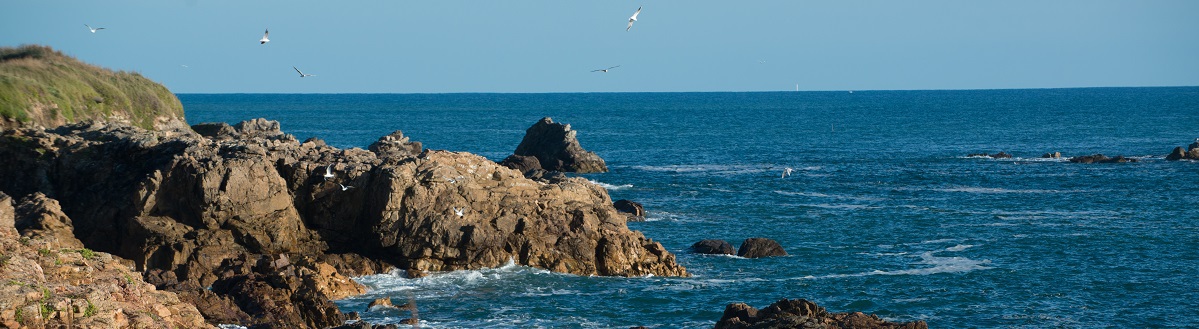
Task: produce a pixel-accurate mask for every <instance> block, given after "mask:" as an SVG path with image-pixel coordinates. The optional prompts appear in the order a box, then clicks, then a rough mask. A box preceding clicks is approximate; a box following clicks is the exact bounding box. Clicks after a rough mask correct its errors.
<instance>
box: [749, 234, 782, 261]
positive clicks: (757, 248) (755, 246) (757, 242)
mask: <svg viewBox="0 0 1199 329" xmlns="http://www.w3.org/2000/svg"><path fill="white" fill-rule="evenodd" d="M786 255H787V251H786V250H783V246H782V245H779V243H778V242H777V241H774V240H771V239H767V238H749V239H745V241H744V242H741V248H738V249H737V256H740V257H745V258H762V257H774V256H786Z"/></svg>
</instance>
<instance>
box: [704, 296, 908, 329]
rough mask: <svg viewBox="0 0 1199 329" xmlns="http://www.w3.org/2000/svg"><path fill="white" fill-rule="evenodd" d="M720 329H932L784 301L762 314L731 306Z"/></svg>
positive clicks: (801, 302) (798, 301) (743, 306)
mask: <svg viewBox="0 0 1199 329" xmlns="http://www.w3.org/2000/svg"><path fill="white" fill-rule="evenodd" d="M715 328H716V329H750V328H753V329H784V328H786V329H794V328H800V329H817V328H821V329H826V328H838V329H841V328H844V329H849V328H855V329H857V328H862V329H883V328H886V329H928V324H927V323H925V322H924V321H914V322H906V323H896V322H888V321H885V320H882V319H880V318H879V317H878V316H875V315H867V314H863V313H861V312H853V313H829V312H828V311H826V310H825V309H824V308H823V307H820V306H819V305H816V303H813V302H810V301H807V300H803V299H794V300H788V299H783V300H780V301H778V302H775V303H774V304H770V306H768V307H766V308H764V309H762V310H758V309H755V308H753V307H751V306H749V305H746V304H744V303H735V304H729V305H728V306H726V307H725V309H724V315H723V316H722V317H721V318H720V321H718V322H716V327H715Z"/></svg>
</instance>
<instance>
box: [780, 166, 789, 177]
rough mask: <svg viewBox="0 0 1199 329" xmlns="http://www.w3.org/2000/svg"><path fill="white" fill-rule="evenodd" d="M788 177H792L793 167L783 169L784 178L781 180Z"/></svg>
mask: <svg viewBox="0 0 1199 329" xmlns="http://www.w3.org/2000/svg"><path fill="white" fill-rule="evenodd" d="M787 176H791V167H787V168H783V177H781V178H787Z"/></svg>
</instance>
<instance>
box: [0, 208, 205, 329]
mask: <svg viewBox="0 0 1199 329" xmlns="http://www.w3.org/2000/svg"><path fill="white" fill-rule="evenodd" d="M43 198H44V196H40V197H31V198H27V201H29V200H28V199H40V200H39V201H37V202H41V204H42V205H43V206H44V205H46V204H47V203H48V202H46V201H52V200H53V199H43ZM0 199H3V200H0V221H3V220H4V218H5V217H9V216H11V215H12V213H9V212H6V211H4V209H6V207H5V205H8V204H9V203H10V202H11V201H10V200H8V199H5V198H3V197H0ZM10 207H11V206H10ZM69 221H70V220H69V219H68V220H67V222H69ZM47 237H48V236H41V235H34V236H31V237H29V238H25V239H18V237H17V235H16V232H15V231H13V230H11V229H9V230H0V256H2V257H3V261H2V262H0V277H3V278H4V281H5V283H4V284H2V285H0V327H4V328H40V327H45V328H68V327H71V328H160V327H168V328H212V326H211V325H208V324H207V323H205V320H204V317H203V316H201V314H200V312H199V311H197V310H196V308H195V306H192V305H191V304H189V303H186V302H184V301H182V300H180V298H179V297H178V296H177V295H176V294H174V293H172V292H167V291H159V290H156V289H155V288H154V286H152V285H150V284H147V283H146V282H144V281H142V277H141V275H140V274H139V273H137V272H133V271H131V270H130V269H129V266H128V264H127V263H126V261H124V260H121V259H120V258H117V257H113V256H112V255H110V254H108V253H104V252H96V251H92V250H90V249H82V248H80V249H68V248H62V247H60V246H55V245H54V244H55V243H56V242H53V241H46V240H44V239H45V238H47ZM50 238H53V237H50ZM43 310H49V312H48V313H43V312H42V311H43ZM18 314H20V316H18ZM43 314H44V316H43ZM18 318H19V319H18Z"/></svg>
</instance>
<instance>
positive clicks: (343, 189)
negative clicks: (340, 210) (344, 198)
mask: <svg viewBox="0 0 1199 329" xmlns="http://www.w3.org/2000/svg"><path fill="white" fill-rule="evenodd" d="M337 185H341V183H338V184H337ZM352 188H354V187H353V186H345V185H341V190H342V191H345V190H348V189H352Z"/></svg>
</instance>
